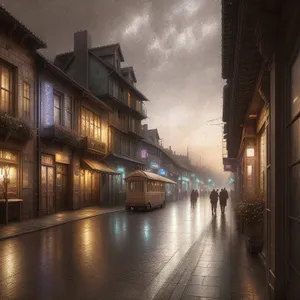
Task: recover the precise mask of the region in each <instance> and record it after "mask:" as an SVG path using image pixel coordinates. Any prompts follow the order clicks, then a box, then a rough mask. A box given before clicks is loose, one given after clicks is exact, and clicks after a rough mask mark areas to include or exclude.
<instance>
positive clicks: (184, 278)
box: [155, 213, 267, 300]
mask: <svg viewBox="0 0 300 300" xmlns="http://www.w3.org/2000/svg"><path fill="white" fill-rule="evenodd" d="M234 225H235V224H234V221H233V220H232V217H231V214H230V213H228V214H227V215H226V214H225V215H221V214H219V215H217V216H216V217H212V220H211V222H210V224H209V225H208V226H207V229H206V232H205V234H203V235H202V236H201V237H200V238H199V239H198V241H197V242H196V243H195V244H194V245H193V246H192V248H191V249H190V251H189V253H188V254H187V256H186V257H185V259H184V260H183V261H182V262H181V264H180V265H179V266H178V268H177V269H176V270H175V271H174V273H173V274H172V276H171V277H170V279H169V280H168V282H167V283H166V284H165V286H164V287H163V288H162V289H161V290H160V292H159V293H158V294H157V295H156V297H155V300H166V299H169V300H197V299H201V300H203V299H207V300H208V299H211V300H212V299H220V300H223V299H224V300H265V299H267V298H266V297H265V282H266V280H265V271H264V266H263V263H262V261H261V259H260V258H259V257H258V256H257V255H253V254H250V253H248V252H247V249H246V247H245V240H244V237H243V236H242V235H241V234H239V233H238V232H237V231H236V229H235V226H234Z"/></svg>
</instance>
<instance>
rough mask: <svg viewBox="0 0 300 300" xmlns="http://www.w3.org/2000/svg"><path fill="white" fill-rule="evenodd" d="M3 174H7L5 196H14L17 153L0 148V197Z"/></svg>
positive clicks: (15, 193) (15, 192) (16, 175)
mask: <svg viewBox="0 0 300 300" xmlns="http://www.w3.org/2000/svg"><path fill="white" fill-rule="evenodd" d="M4 174H7V175H8V179H9V183H8V186H7V189H8V190H7V196H8V198H16V197H17V196H18V154H17V153H16V152H11V151H6V150H0V198H1V196H2V195H3V192H4V186H3V184H2V180H3V177H4Z"/></svg>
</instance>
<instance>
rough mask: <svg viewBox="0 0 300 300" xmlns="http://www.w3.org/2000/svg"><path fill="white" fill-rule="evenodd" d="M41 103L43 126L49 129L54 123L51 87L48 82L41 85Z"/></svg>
mask: <svg viewBox="0 0 300 300" xmlns="http://www.w3.org/2000/svg"><path fill="white" fill-rule="evenodd" d="M41 103H42V111H43V125H44V126H45V127H49V126H52V125H53V122H54V102H53V86H52V84H50V83H49V82H46V81H42V83H41Z"/></svg>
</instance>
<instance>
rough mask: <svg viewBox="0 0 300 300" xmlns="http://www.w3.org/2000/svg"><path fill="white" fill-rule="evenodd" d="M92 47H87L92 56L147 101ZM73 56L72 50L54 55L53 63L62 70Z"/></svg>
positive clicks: (145, 98)
mask: <svg viewBox="0 0 300 300" xmlns="http://www.w3.org/2000/svg"><path fill="white" fill-rule="evenodd" d="M99 48H101V47H99ZM93 49H96V48H91V49H89V53H90V54H91V55H92V56H93V57H95V58H96V59H97V60H98V61H99V62H101V63H102V64H103V65H104V66H105V67H106V68H107V69H108V70H109V71H110V73H111V74H114V75H116V76H117V77H118V78H119V79H121V80H122V81H123V82H124V83H126V84H127V85H128V86H129V87H130V89H131V90H133V91H134V92H135V93H136V94H137V95H138V96H139V97H140V98H141V100H144V101H149V99H148V98H147V97H146V96H145V95H144V94H143V93H142V92H140V91H139V90H138V89H137V88H136V87H135V86H133V85H132V84H131V83H130V82H129V81H128V80H127V79H126V78H125V77H124V76H123V74H122V73H121V71H118V70H117V69H116V68H115V67H114V66H113V65H111V64H110V63H108V62H106V61H105V60H104V59H102V58H101V57H99V56H98V55H96V54H95V53H94V52H95V51H93ZM73 58H74V51H71V52H66V53H62V54H58V55H56V57H55V60H54V63H55V65H56V66H57V67H58V68H60V69H62V70H63V71H64V70H65V69H66V67H67V66H69V63H70V62H71V61H72V59H73ZM99 96H101V95H99Z"/></svg>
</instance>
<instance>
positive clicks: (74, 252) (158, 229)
mask: <svg viewBox="0 0 300 300" xmlns="http://www.w3.org/2000/svg"><path fill="white" fill-rule="evenodd" d="M232 224H233V222H232V217H231V213H230V211H229V210H228V211H227V212H226V215H225V216H221V214H220V213H219V214H218V215H217V216H216V217H212V216H211V214H210V207H209V201H208V200H207V199H201V200H200V201H198V203H197V205H196V207H195V208H191V206H190V203H189V201H177V202H171V203H168V204H167V206H166V207H165V208H164V209H158V210H153V211H151V212H132V213H126V212H124V211H121V212H115V213H111V214H105V215H101V216H97V217H94V218H90V219H85V220H81V221H77V222H73V223H67V224H64V225H61V226H57V227H53V228H50V229H46V230H42V231H38V232H34V233H30V234H27V235H23V236H19V237H16V238H12V239H8V240H3V241H1V242H0V299H1V300H4V299H22V300H23V299H30V300H32V299H57V300H58V299H105V300H114V299H118V300H125V299H128V300H129V299H131V300H133V299H143V300H144V299H145V300H146V299H173V300H174V299H185V300H187V299H188V300H191V299H264V298H263V292H264V291H263V288H262V287H263V286H264V285H263V280H264V273H263V268H262V266H261V263H260V261H259V259H258V258H257V257H249V255H248V254H247V253H246V251H245V247H244V241H243V240H242V239H241V238H240V237H239V236H237V235H236V231H235V229H234V227H233V225H232ZM233 245H234V247H232V246H233ZM232 248H234V249H232Z"/></svg>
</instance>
